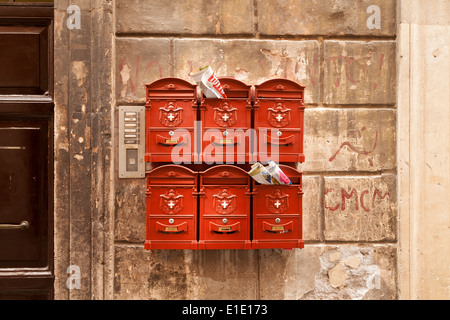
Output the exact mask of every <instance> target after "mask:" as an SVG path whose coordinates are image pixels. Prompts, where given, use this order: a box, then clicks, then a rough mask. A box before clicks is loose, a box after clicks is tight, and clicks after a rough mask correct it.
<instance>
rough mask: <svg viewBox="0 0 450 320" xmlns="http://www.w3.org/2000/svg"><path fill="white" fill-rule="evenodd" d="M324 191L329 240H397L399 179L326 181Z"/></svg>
mask: <svg viewBox="0 0 450 320" xmlns="http://www.w3.org/2000/svg"><path fill="white" fill-rule="evenodd" d="M324 188H325V191H324V217H325V219H324V238H325V240H328V241H355V242H356V241H359V242H362V241H364V242H365V241H395V240H396V231H397V192H396V190H397V188H396V177H395V175H392V174H383V175H380V176H360V177H325V187H324Z"/></svg>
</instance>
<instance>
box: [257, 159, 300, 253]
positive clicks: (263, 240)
mask: <svg viewBox="0 0 450 320" xmlns="http://www.w3.org/2000/svg"><path fill="white" fill-rule="evenodd" d="M279 167H280V169H281V170H283V172H284V173H285V174H286V176H287V177H288V178H289V179H290V180H291V182H292V184H291V185H260V184H258V183H257V182H255V181H253V193H252V194H253V205H252V206H253V241H252V248H254V249H262V248H303V238H302V195H303V191H302V173H301V172H299V171H297V170H296V169H294V168H291V167H289V166H286V165H281V164H280V165H279Z"/></svg>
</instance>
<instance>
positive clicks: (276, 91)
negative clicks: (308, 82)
mask: <svg viewBox="0 0 450 320" xmlns="http://www.w3.org/2000/svg"><path fill="white" fill-rule="evenodd" d="M303 95H304V87H303V86H301V85H299V84H297V83H295V82H293V81H291V80H287V79H272V80H268V81H265V82H263V83H261V84H260V85H256V86H255V102H254V117H255V118H254V128H255V131H256V134H257V137H258V139H255V141H254V153H253V159H254V161H261V162H266V161H267V160H270V159H272V160H276V158H275V157H274V156H273V155H274V154H276V153H278V154H279V158H278V161H279V162H304V161H305V156H304V154H303V119H304V109H305V105H304V102H303Z"/></svg>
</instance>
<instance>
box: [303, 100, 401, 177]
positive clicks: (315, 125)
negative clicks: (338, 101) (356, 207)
mask: <svg viewBox="0 0 450 320" xmlns="http://www.w3.org/2000/svg"><path fill="white" fill-rule="evenodd" d="M304 141H305V142H304V150H305V158H306V160H305V162H304V163H302V164H301V165H300V168H301V169H302V170H304V171H305V172H307V171H380V170H391V169H394V168H395V166H396V117H395V110H389V109H369V108H367V109H331V108H306V110H305V137H304Z"/></svg>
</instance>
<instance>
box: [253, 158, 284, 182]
mask: <svg viewBox="0 0 450 320" xmlns="http://www.w3.org/2000/svg"><path fill="white" fill-rule="evenodd" d="M248 174H249V175H250V176H251V177H252V178H253V179H255V180H256V182H259V183H261V184H269V185H270V184H280V183H279V182H278V181H277V180H276V179H275V178H274V177H272V175H271V174H270V172H269V171H267V169H266V168H264V166H263V165H262V164H261V163H259V162H257V163H255V164H253V165H252V169H251V170H250V171H249V172H248Z"/></svg>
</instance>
